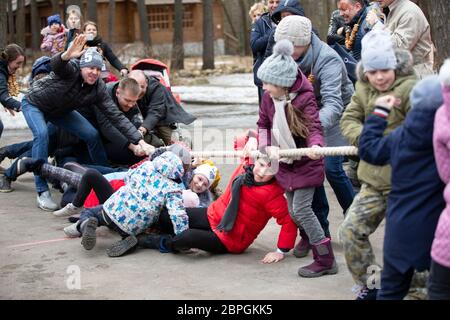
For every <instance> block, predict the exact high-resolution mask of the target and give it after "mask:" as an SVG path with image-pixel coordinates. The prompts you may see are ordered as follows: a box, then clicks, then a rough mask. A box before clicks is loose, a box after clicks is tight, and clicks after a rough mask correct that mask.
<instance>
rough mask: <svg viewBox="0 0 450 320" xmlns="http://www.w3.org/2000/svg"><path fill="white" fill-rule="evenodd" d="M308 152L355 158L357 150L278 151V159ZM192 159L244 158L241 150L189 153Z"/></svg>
mask: <svg viewBox="0 0 450 320" xmlns="http://www.w3.org/2000/svg"><path fill="white" fill-rule="evenodd" d="M309 152H314V153H315V154H317V155H320V156H356V155H358V149H357V148H356V147H324V148H300V149H284V150H280V152H279V155H280V157H284V158H292V157H298V156H306V155H307V154H308V153H309ZM258 155H260V152H259V151H253V152H251V153H250V156H251V157H252V158H255V157H257V156H258ZM191 156H193V157H194V158H240V157H243V156H244V153H243V151H242V150H239V151H191Z"/></svg>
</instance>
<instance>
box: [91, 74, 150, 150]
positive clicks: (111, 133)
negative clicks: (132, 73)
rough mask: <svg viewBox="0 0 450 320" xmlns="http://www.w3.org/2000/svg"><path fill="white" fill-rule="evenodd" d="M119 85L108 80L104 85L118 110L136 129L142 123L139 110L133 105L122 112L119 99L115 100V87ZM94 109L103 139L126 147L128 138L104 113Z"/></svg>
mask: <svg viewBox="0 0 450 320" xmlns="http://www.w3.org/2000/svg"><path fill="white" fill-rule="evenodd" d="M118 86H119V82H110V83H108V84H107V85H106V87H107V91H108V94H109V95H110V96H111V99H112V100H113V101H114V105H115V107H116V108H117V110H119V112H122V114H123V115H124V116H125V117H127V119H128V120H130V122H131V123H132V124H133V125H134V127H135V128H136V129H137V128H139V127H140V126H141V125H142V122H143V120H144V119H143V117H142V115H141V112H140V111H139V108H138V107H137V106H135V107H134V108H131V109H130V110H128V111H127V112H123V111H122V110H121V109H120V106H119V101H118V100H117V96H116V91H117V87H118ZM94 111H95V113H96V119H97V122H98V126H99V128H100V132H101V135H102V138H103V140H104V141H105V142H106V143H114V144H116V145H119V146H122V147H126V146H128V145H129V144H130V142H129V141H128V139H127V138H126V137H125V136H124V135H123V134H122V133H121V132H120V131H119V130H117V129H116V128H115V127H114V126H113V125H112V123H111V121H109V119H108V118H107V117H105V115H104V114H103V113H102V112H100V110H99V109H98V108H97V107H95V108H94Z"/></svg>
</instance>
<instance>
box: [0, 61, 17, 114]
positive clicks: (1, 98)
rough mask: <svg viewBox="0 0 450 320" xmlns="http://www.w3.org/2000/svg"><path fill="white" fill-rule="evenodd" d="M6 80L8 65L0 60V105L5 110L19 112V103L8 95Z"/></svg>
mask: <svg viewBox="0 0 450 320" xmlns="http://www.w3.org/2000/svg"><path fill="white" fill-rule="evenodd" d="M8 78H9V72H8V63H7V62H6V61H5V60H4V59H0V104H2V105H3V106H4V107H5V108H8V109H11V110H15V111H19V110H20V102H19V101H17V100H16V99H14V98H13V97H11V96H10V95H9V91H8Z"/></svg>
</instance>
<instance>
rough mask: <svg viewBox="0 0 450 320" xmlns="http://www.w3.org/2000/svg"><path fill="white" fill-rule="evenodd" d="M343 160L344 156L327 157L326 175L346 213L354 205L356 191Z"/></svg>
mask: <svg viewBox="0 0 450 320" xmlns="http://www.w3.org/2000/svg"><path fill="white" fill-rule="evenodd" d="M343 162H344V157H343V156H335V157H325V175H326V177H327V180H328V182H329V183H330V186H331V188H332V189H333V191H334V194H335V195H336V198H337V201H338V202H339V204H340V206H341V208H342V210H343V213H344V214H345V212H346V211H347V209H348V208H350V206H351V205H352V202H353V198H354V197H355V191H354V190H353V186H352V183H351V182H350V179H349V178H348V177H347V175H346V173H345V171H344V168H343V167H342V163H343Z"/></svg>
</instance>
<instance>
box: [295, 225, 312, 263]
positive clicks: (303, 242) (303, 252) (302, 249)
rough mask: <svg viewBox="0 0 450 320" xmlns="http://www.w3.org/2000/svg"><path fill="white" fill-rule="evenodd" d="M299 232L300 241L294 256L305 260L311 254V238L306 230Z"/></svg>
mask: <svg viewBox="0 0 450 320" xmlns="http://www.w3.org/2000/svg"><path fill="white" fill-rule="evenodd" d="M299 230H300V232H299V234H300V241H299V243H297V245H296V246H295V248H294V256H296V257H297V258H303V257H306V256H307V255H308V253H309V250H311V244H310V243H309V238H308V235H307V234H306V232H305V230H303V229H299Z"/></svg>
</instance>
